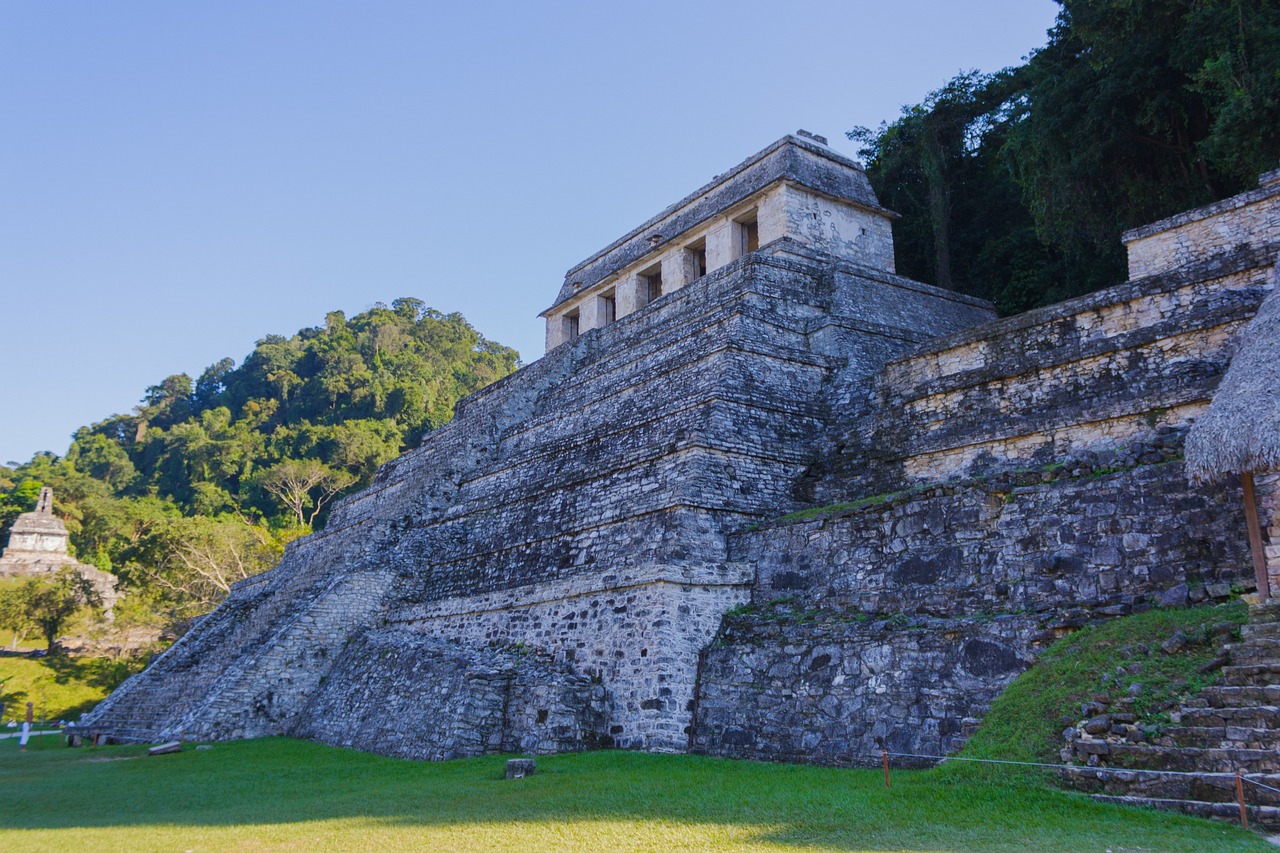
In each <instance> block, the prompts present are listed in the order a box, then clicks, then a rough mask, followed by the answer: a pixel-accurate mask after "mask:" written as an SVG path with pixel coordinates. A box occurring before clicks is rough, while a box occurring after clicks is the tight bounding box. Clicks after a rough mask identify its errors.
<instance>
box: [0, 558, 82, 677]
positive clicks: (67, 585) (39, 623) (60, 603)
mask: <svg viewBox="0 0 1280 853" xmlns="http://www.w3.org/2000/svg"><path fill="white" fill-rule="evenodd" d="M100 603H101V602H100V601H99V599H98V595H97V592H95V590H94V589H93V586H92V585H91V584H90V583H89V581H88V580H87V579H86V578H85V577H84V576H83V575H81V574H80V573H79V572H77V571H76V570H75V569H72V568H70V567H65V568H62V569H60V570H59V571H58V572H57V573H56V574H54V575H51V576H48V577H36V578H27V579H26V580H23V581H21V582H19V583H17V584H11V585H9V586H8V587H6V588H5V589H4V590H2V591H0V624H3V625H4V627H6V628H8V629H10V630H12V631H14V632H18V631H21V630H24V629H25V630H30V628H31V626H34V627H35V628H37V629H38V630H39V631H40V632H41V633H42V634H44V638H45V640H46V641H47V642H48V644H49V654H51V655H56V654H60V653H61V648H60V647H59V646H58V634H59V633H61V631H62V627H63V626H64V625H65V624H66V622H67V620H68V619H70V618H71V617H72V616H75V615H76V614H77V613H79V612H80V611H82V610H83V609H85V608H86V607H90V606H96V605H98V604H100Z"/></svg>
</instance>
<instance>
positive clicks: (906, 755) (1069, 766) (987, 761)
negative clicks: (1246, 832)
mask: <svg viewBox="0 0 1280 853" xmlns="http://www.w3.org/2000/svg"><path fill="white" fill-rule="evenodd" d="M884 755H889V756H891V757H894V758H929V759H933V760H935V761H972V762H975V763H978V764H1016V765H1019V766H1022V767H1046V768H1050V769H1062V770H1102V771H1111V772H1116V773H1156V774H1160V775H1173V776H1235V773H1225V772H1213V773H1197V772H1195V771H1193V770H1146V769H1144V768H1139V767H1087V766H1081V765H1079V764H1043V763H1041V762H1037V761H1007V760H1004V759H999V758H960V757H958V756H949V755H923V754H920V753H914V752H889V753H881V754H880V755H876V756H857V757H859V758H871V757H874V758H881V757H882V756H884ZM1250 781H1251V782H1252V781H1253V780H1250ZM1254 784H1255V785H1260V784H1262V783H1260V782H1254Z"/></svg>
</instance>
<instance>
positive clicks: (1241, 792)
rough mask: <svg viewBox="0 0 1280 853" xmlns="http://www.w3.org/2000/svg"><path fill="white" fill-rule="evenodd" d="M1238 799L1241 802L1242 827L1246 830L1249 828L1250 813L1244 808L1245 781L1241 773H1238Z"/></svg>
mask: <svg viewBox="0 0 1280 853" xmlns="http://www.w3.org/2000/svg"><path fill="white" fill-rule="evenodd" d="M1236 799H1237V800H1238V801H1239V802H1240V825H1241V826H1243V827H1244V828H1245V829H1248V828H1249V812H1248V810H1247V809H1245V807H1244V780H1243V779H1241V778H1240V771H1239V770H1237V771H1236Z"/></svg>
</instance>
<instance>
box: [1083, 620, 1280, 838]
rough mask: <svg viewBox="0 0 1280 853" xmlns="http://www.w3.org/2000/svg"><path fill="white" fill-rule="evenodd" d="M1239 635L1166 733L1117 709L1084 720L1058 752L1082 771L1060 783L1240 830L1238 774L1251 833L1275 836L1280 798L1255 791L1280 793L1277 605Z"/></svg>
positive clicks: (1112, 799) (1103, 797)
mask: <svg viewBox="0 0 1280 853" xmlns="http://www.w3.org/2000/svg"><path fill="white" fill-rule="evenodd" d="M1241 633H1242V637H1243V639H1242V641H1241V642H1239V643H1234V644H1227V645H1226V646H1224V649H1223V656H1222V657H1221V658H1220V659H1219V660H1221V661H1222V662H1223V663H1224V664H1225V665H1224V666H1223V667H1222V679H1221V682H1220V683H1219V684H1216V685H1214V686H1212V687H1206V688H1205V689H1204V690H1202V691H1201V692H1200V695H1199V696H1198V697H1196V698H1194V699H1191V700H1189V701H1187V702H1185V703H1183V705H1182V707H1181V709H1180V710H1178V711H1176V712H1175V713H1174V714H1173V715H1172V716H1173V719H1174V722H1175V724H1174V725H1173V726H1169V727H1165V728H1164V729H1162V730H1160V731H1159V732H1157V733H1153V732H1150V731H1149V730H1144V729H1143V728H1142V727H1140V726H1138V725H1137V724H1136V720H1135V718H1134V716H1133V715H1132V714H1126V713H1124V711H1125V710H1127V709H1126V708H1123V707H1120V708H1119V710H1118V711H1117V709H1116V708H1115V707H1113V708H1110V709H1106V710H1107V711H1108V712H1107V713H1099V714H1097V715H1095V716H1093V717H1091V718H1090V719H1088V720H1085V721H1083V722H1082V723H1081V725H1080V726H1079V727H1078V728H1077V729H1076V730H1075V731H1074V733H1073V734H1071V735H1070V736H1069V737H1068V744H1067V748H1066V749H1065V750H1063V758H1064V760H1068V761H1069V762H1070V763H1074V764H1078V765H1083V766H1076V767H1071V768H1068V769H1064V770H1062V771H1061V775H1062V777H1063V779H1064V780H1065V781H1066V782H1067V783H1068V784H1070V785H1071V786H1072V787H1074V788H1076V789H1078V790H1082V791H1086V792H1088V793H1090V794H1092V795H1093V798H1094V799H1095V800H1099V801H1103V802H1112V803H1120V804H1124V805H1140V806H1148V807H1152V808H1159V809H1169V810H1174V811H1181V812H1185V813H1187V814H1192V815H1197V816H1199V817H1212V818H1221V819H1225V820H1231V821H1239V820H1240V807H1239V802H1238V799H1237V793H1236V777H1235V773H1236V771H1239V772H1240V773H1241V774H1243V775H1244V776H1245V777H1246V779H1247V780H1248V781H1245V782H1244V797H1245V802H1246V804H1247V813H1248V817H1249V823H1250V825H1251V826H1252V825H1257V826H1260V827H1263V828H1266V829H1270V830H1280V790H1269V789H1268V788H1266V787H1260V786H1259V785H1258V784H1252V783H1254V782H1256V783H1260V784H1261V785H1266V786H1269V787H1270V788H1275V789H1280V603H1274V602H1268V603H1266V604H1263V605H1253V606H1251V607H1250V608H1249V622H1248V623H1247V624H1246V625H1244V626H1243V627H1242V629H1241ZM1122 702H1123V700H1122ZM1094 710H1101V709H1094ZM1137 771H1144V772H1137Z"/></svg>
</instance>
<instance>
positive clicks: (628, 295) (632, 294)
mask: <svg viewBox="0 0 1280 853" xmlns="http://www.w3.org/2000/svg"><path fill="white" fill-rule="evenodd" d="M614 292H615V293H616V294H617V296H616V298H617V300H618V303H617V305H618V316H619V317H625V316H627V315H628V314H631V313H633V312H635V311H639V310H640V309H641V308H643V307H644V306H645V305H646V304H648V299H647V298H646V294H645V291H644V281H642V280H641V278H640V276H638V275H636V274H635V273H632V274H631V275H628V276H627V277H626V278H624V279H623V280H622V281H619V282H618V286H617V288H615V290H614Z"/></svg>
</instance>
